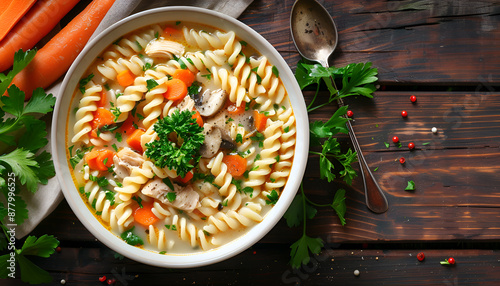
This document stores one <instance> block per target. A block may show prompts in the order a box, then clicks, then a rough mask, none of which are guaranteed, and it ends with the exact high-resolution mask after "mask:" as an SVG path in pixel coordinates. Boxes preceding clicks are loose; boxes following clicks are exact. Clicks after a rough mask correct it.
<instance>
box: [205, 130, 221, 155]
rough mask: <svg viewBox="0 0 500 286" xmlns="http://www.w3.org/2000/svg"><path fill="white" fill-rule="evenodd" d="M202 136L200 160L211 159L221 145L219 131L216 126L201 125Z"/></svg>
mask: <svg viewBox="0 0 500 286" xmlns="http://www.w3.org/2000/svg"><path fill="white" fill-rule="evenodd" d="M203 134H204V135H205V141H204V142H203V145H201V148H200V155H201V157H202V158H212V157H213V156H215V154H216V153H217V151H219V148H220V145H221V143H222V134H221V130H220V129H219V128H217V126H215V125H212V124H209V123H205V124H203Z"/></svg>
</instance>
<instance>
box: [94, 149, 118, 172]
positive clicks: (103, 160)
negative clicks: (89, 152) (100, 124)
mask: <svg viewBox="0 0 500 286" xmlns="http://www.w3.org/2000/svg"><path fill="white" fill-rule="evenodd" d="M114 155H115V153H114V152H113V151H111V150H107V149H105V150H101V151H99V155H98V156H97V167H98V168H99V169H98V170H99V171H106V170H107V169H108V168H109V167H111V166H112V165H113V156H114Z"/></svg>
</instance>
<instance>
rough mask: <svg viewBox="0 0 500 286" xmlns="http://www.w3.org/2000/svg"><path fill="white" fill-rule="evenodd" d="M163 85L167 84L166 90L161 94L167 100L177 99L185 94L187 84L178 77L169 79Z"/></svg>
mask: <svg viewBox="0 0 500 286" xmlns="http://www.w3.org/2000/svg"><path fill="white" fill-rule="evenodd" d="M165 85H166V86H167V91H166V92H165V93H164V94H163V96H164V97H165V98H166V99H168V100H174V101H175V100H179V99H182V98H184V96H186V95H187V86H186V84H185V83H184V82H183V81H182V80H180V79H177V78H174V79H171V80H169V81H167V82H166V83H165Z"/></svg>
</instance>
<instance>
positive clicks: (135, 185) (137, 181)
mask: <svg viewBox="0 0 500 286" xmlns="http://www.w3.org/2000/svg"><path fill="white" fill-rule="evenodd" d="M153 175H154V174H153V172H151V170H149V169H143V168H140V167H131V173H130V176H128V177H125V178H124V179H123V183H122V186H121V187H115V191H116V192H118V197H119V198H120V199H121V200H123V201H125V202H126V201H128V200H130V199H131V197H132V195H134V194H135V193H137V192H138V191H139V189H140V188H141V186H142V185H144V184H145V183H146V182H147V181H148V180H149V179H151V178H152V177H153Z"/></svg>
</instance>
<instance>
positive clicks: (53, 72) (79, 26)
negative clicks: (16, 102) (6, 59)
mask: <svg viewBox="0 0 500 286" xmlns="http://www.w3.org/2000/svg"><path fill="white" fill-rule="evenodd" d="M114 2H115V0H93V1H92V2H91V3H90V4H89V5H88V6H87V7H86V8H85V9H84V10H83V11H82V12H81V13H80V14H78V15H77V16H76V17H75V18H73V20H72V21H71V22H69V23H68V24H67V25H66V26H65V27H64V28H63V29H62V30H61V31H60V32H59V33H57V35H56V36H54V37H53V38H52V39H51V40H50V41H49V42H48V43H47V44H45V46H43V48H41V49H40V50H38V52H37V53H36V55H35V57H34V58H33V60H32V61H31V62H30V64H29V65H28V66H27V67H26V68H24V69H23V70H22V71H21V72H20V73H18V74H17V75H16V76H15V77H14V79H13V80H12V84H15V85H16V86H17V87H18V88H19V89H21V90H22V91H24V92H25V94H26V99H29V98H31V94H32V93H33V90H35V89H36V88H38V87H42V88H47V87H49V86H50V85H51V84H52V83H54V82H55V81H56V80H57V79H58V78H60V77H61V76H62V75H63V74H64V73H65V72H66V71H68V68H69V66H70V65H71V64H72V63H73V61H74V60H75V59H76V57H77V56H78V54H80V51H81V50H82V49H83V47H84V46H85V44H87V41H88V40H89V38H90V36H91V35H92V34H93V33H94V31H95V29H96V28H97V26H98V25H99V23H101V20H102V18H103V17H104V15H106V13H107V12H108V10H109V8H111V5H113V3H114ZM20 40H24V38H23V39H20Z"/></svg>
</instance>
